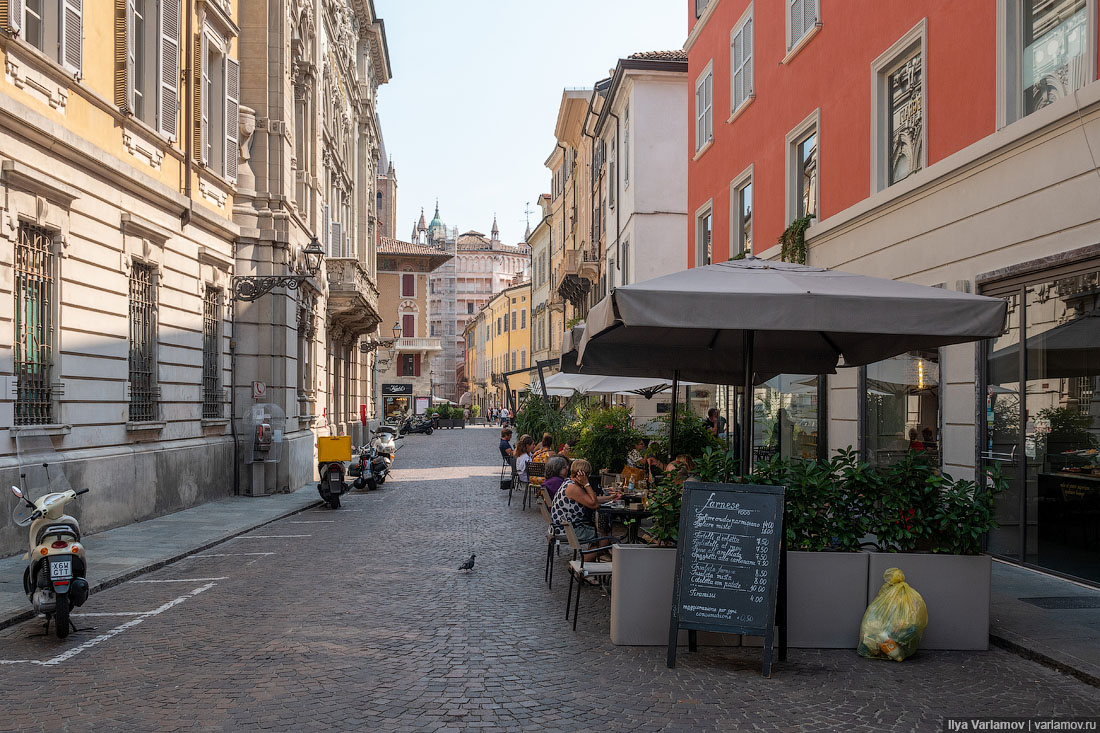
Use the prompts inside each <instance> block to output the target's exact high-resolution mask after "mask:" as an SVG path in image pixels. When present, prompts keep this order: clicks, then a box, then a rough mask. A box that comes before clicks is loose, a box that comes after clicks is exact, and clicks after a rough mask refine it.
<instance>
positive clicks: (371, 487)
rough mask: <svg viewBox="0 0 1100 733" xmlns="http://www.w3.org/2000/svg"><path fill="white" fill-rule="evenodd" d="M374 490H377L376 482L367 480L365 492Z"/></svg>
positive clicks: (370, 479)
mask: <svg viewBox="0 0 1100 733" xmlns="http://www.w3.org/2000/svg"><path fill="white" fill-rule="evenodd" d="M376 489H378V482H377V481H375V480H374V479H372V478H369V479H367V490H368V491H375V490H376Z"/></svg>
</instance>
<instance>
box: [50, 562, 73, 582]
mask: <svg viewBox="0 0 1100 733" xmlns="http://www.w3.org/2000/svg"><path fill="white" fill-rule="evenodd" d="M71 577H73V561H72V560H50V579H51V580H66V579H68V578H71Z"/></svg>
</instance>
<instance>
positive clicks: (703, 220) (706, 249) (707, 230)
mask: <svg viewBox="0 0 1100 733" xmlns="http://www.w3.org/2000/svg"><path fill="white" fill-rule="evenodd" d="M713 219H714V211H713V209H712V208H711V205H710V204H707V205H706V206H705V207H704V208H703V209H701V210H700V211H699V213H697V214H696V215H695V266H696V267H703V266H704V265H709V264H711V263H712V262H714V242H713V239H712V232H713Z"/></svg>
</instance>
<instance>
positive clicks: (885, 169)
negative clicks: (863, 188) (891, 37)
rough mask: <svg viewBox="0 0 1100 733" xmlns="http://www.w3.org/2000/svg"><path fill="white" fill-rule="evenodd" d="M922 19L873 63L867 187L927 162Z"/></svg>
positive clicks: (897, 178) (885, 183) (894, 178)
mask: <svg viewBox="0 0 1100 733" xmlns="http://www.w3.org/2000/svg"><path fill="white" fill-rule="evenodd" d="M926 29H927V22H926V21H925V20H921V21H920V22H919V23H918V24H917V25H916V26H914V27H913V28H912V30H910V31H909V32H908V33H906V34H905V35H904V36H902V37H901V38H900V39H899V40H898V41H897V42H896V43H894V44H893V45H892V46H891V47H890V48H888V49H887V50H886V51H885V52H883V53H882V55H881V56H879V57H878V58H877V59H875V61H874V62H873V63H872V64H871V74H872V77H871V81H872V86H871V190H872V191H881V190H882V189H884V188H886V187H887V186H891V185H893V184H895V183H897V182H898V181H901V180H903V179H905V178H907V177H909V175H910V174H912V173H915V172H917V171H919V170H921V169H922V168H923V167H924V165H925V145H924V140H925V136H926V116H925V110H926V107H927V104H926V96H925V90H924V62H925V58H924V45H925V36H926Z"/></svg>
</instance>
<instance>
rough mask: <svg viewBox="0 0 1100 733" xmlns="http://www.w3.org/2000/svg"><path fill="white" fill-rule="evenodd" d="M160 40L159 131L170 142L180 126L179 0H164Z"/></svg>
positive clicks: (161, 5)
mask: <svg viewBox="0 0 1100 733" xmlns="http://www.w3.org/2000/svg"><path fill="white" fill-rule="evenodd" d="M158 40H159V46H158V50H159V58H160V100H159V101H158V103H159V105H160V109H159V110H158V112H159V114H158V115H157V129H158V131H159V132H160V134H161V135H167V136H168V139H169V140H175V139H176V129H177V128H178V126H179V81H180V0H161V4H160V35H159V38H158ZM234 129H236V128H234Z"/></svg>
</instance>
